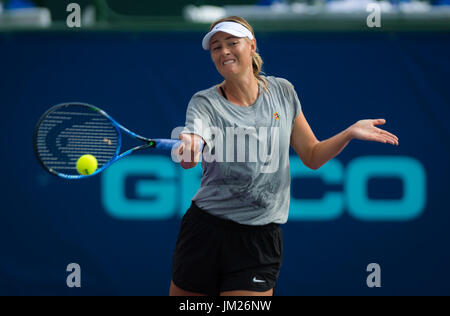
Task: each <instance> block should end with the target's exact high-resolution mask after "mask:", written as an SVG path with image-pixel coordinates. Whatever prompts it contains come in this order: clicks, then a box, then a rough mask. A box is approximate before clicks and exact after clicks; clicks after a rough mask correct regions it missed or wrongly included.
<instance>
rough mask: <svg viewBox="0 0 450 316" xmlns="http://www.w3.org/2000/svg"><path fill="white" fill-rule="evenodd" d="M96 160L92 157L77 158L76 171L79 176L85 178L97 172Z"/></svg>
mask: <svg viewBox="0 0 450 316" xmlns="http://www.w3.org/2000/svg"><path fill="white" fill-rule="evenodd" d="M97 166H98V163H97V159H96V158H95V157H94V156H92V155H83V156H81V157H80V158H78V161H77V171H78V173H79V174H81V175H84V176H87V175H90V174H93V173H94V172H95V170H97Z"/></svg>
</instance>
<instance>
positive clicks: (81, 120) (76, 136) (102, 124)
mask: <svg viewBox="0 0 450 316" xmlns="http://www.w3.org/2000/svg"><path fill="white" fill-rule="evenodd" d="M123 133H125V134H127V135H129V136H131V137H132V138H134V139H137V140H140V141H142V142H143V144H142V145H139V146H137V147H134V148H131V149H129V150H127V151H125V152H123V153H120V150H121V146H122V134H123ZM180 142H181V141H179V140H172V139H149V138H145V137H142V136H140V135H138V134H136V133H133V132H131V131H130V130H128V129H127V128H125V127H123V126H122V125H120V124H119V123H117V122H116V121H115V120H114V119H113V118H112V117H111V116H109V115H108V114H107V113H106V112H104V111H103V110H101V109H99V108H97V107H95V106H93V105H90V104H86V103H62V104H58V105H55V106H54V107H52V108H51V109H49V110H48V111H47V112H45V113H44V115H42V117H41V118H40V120H39V122H38V124H37V125H36V128H35V130H34V135H33V147H34V152H35V154H36V157H37V159H38V160H39V162H40V164H41V165H42V166H43V167H44V169H45V170H47V171H48V172H49V173H51V174H53V175H56V176H58V177H61V178H65V179H82V178H87V177H91V176H94V175H96V174H98V173H100V172H102V171H103V170H105V169H106V168H108V167H109V166H110V165H111V164H113V163H114V162H116V161H118V160H119V159H122V158H124V157H126V156H128V155H130V154H131V153H133V152H135V151H138V150H141V149H146V148H157V149H162V150H171V149H172V148H173V147H174V146H178V145H180ZM86 154H90V155H93V156H94V157H95V158H96V159H97V164H98V167H97V169H96V171H95V172H93V173H92V174H89V175H81V174H79V173H78V171H77V168H76V163H77V161H78V159H79V158H80V157H81V156H83V155H86Z"/></svg>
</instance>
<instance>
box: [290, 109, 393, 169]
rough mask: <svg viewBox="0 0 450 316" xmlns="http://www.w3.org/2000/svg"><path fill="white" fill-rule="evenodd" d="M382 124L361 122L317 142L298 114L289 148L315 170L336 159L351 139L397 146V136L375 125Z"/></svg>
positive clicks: (368, 121) (301, 114)
mask: <svg viewBox="0 0 450 316" xmlns="http://www.w3.org/2000/svg"><path fill="white" fill-rule="evenodd" d="M384 123H386V120H384V119H376V120H361V121H358V122H356V123H355V124H353V125H352V126H350V127H349V128H347V129H346V130H344V131H342V132H340V133H339V134H337V135H335V136H333V137H331V138H329V139H327V140H324V141H318V140H317V138H316V137H315V136H314V133H313V131H312V130H311V128H310V127H309V124H308V122H307V121H306V118H305V116H304V115H303V113H302V112H300V115H299V116H298V117H297V118H296V119H295V121H294V128H293V130H292V134H291V146H292V147H293V148H294V150H295V152H296V153H297V155H298V156H299V157H300V159H301V160H302V161H303V163H304V164H305V166H307V167H308V168H311V169H313V170H316V169H319V168H320V167H321V166H323V165H324V164H325V163H326V162H327V161H329V160H331V159H333V158H334V157H336V156H337V155H338V154H339V153H340V152H341V151H342V150H343V149H344V148H345V147H346V146H347V145H348V143H349V142H350V141H351V140H352V139H360V140H367V141H376V142H380V143H390V144H392V145H397V146H398V138H397V136H395V135H394V134H391V133H389V132H387V131H385V130H382V129H380V128H377V127H376V125H382V124H384Z"/></svg>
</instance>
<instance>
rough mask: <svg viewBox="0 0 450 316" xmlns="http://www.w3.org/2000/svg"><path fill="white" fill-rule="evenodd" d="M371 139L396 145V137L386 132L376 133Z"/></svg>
mask: <svg viewBox="0 0 450 316" xmlns="http://www.w3.org/2000/svg"><path fill="white" fill-rule="evenodd" d="M373 140H374V141H378V142H380V143H384V144H392V145H394V146H398V139H395V138H394V137H391V136H389V135H386V134H378V135H376V136H374V137H373Z"/></svg>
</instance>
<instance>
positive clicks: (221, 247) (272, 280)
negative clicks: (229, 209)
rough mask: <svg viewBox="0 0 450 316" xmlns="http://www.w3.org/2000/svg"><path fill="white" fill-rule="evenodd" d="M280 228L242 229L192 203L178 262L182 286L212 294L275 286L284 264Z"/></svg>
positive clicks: (175, 272)
mask: <svg viewBox="0 0 450 316" xmlns="http://www.w3.org/2000/svg"><path fill="white" fill-rule="evenodd" d="M282 251H283V246H282V232H281V227H280V225H279V224H274V223H272V224H267V225H263V226H251V225H242V224H239V223H236V222H233V221H230V220H224V219H221V218H218V217H216V216H213V215H211V214H208V213H207V212H205V211H203V210H201V209H200V208H198V207H197V206H196V205H195V203H192V205H191V207H190V208H189V209H188V211H187V212H186V214H185V215H184V217H183V220H182V223H181V229H180V233H179V235H178V239H177V243H176V247H175V252H174V255H173V263H172V281H173V283H174V284H175V285H176V286H178V287H179V288H181V289H183V290H185V291H190V292H196V293H202V294H207V295H216V296H217V295H219V294H220V292H224V291H232V290H248V291H256V292H265V291H268V290H270V289H272V288H274V287H275V285H276V281H277V278H278V274H279V272H280V267H281V261H282Z"/></svg>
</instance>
